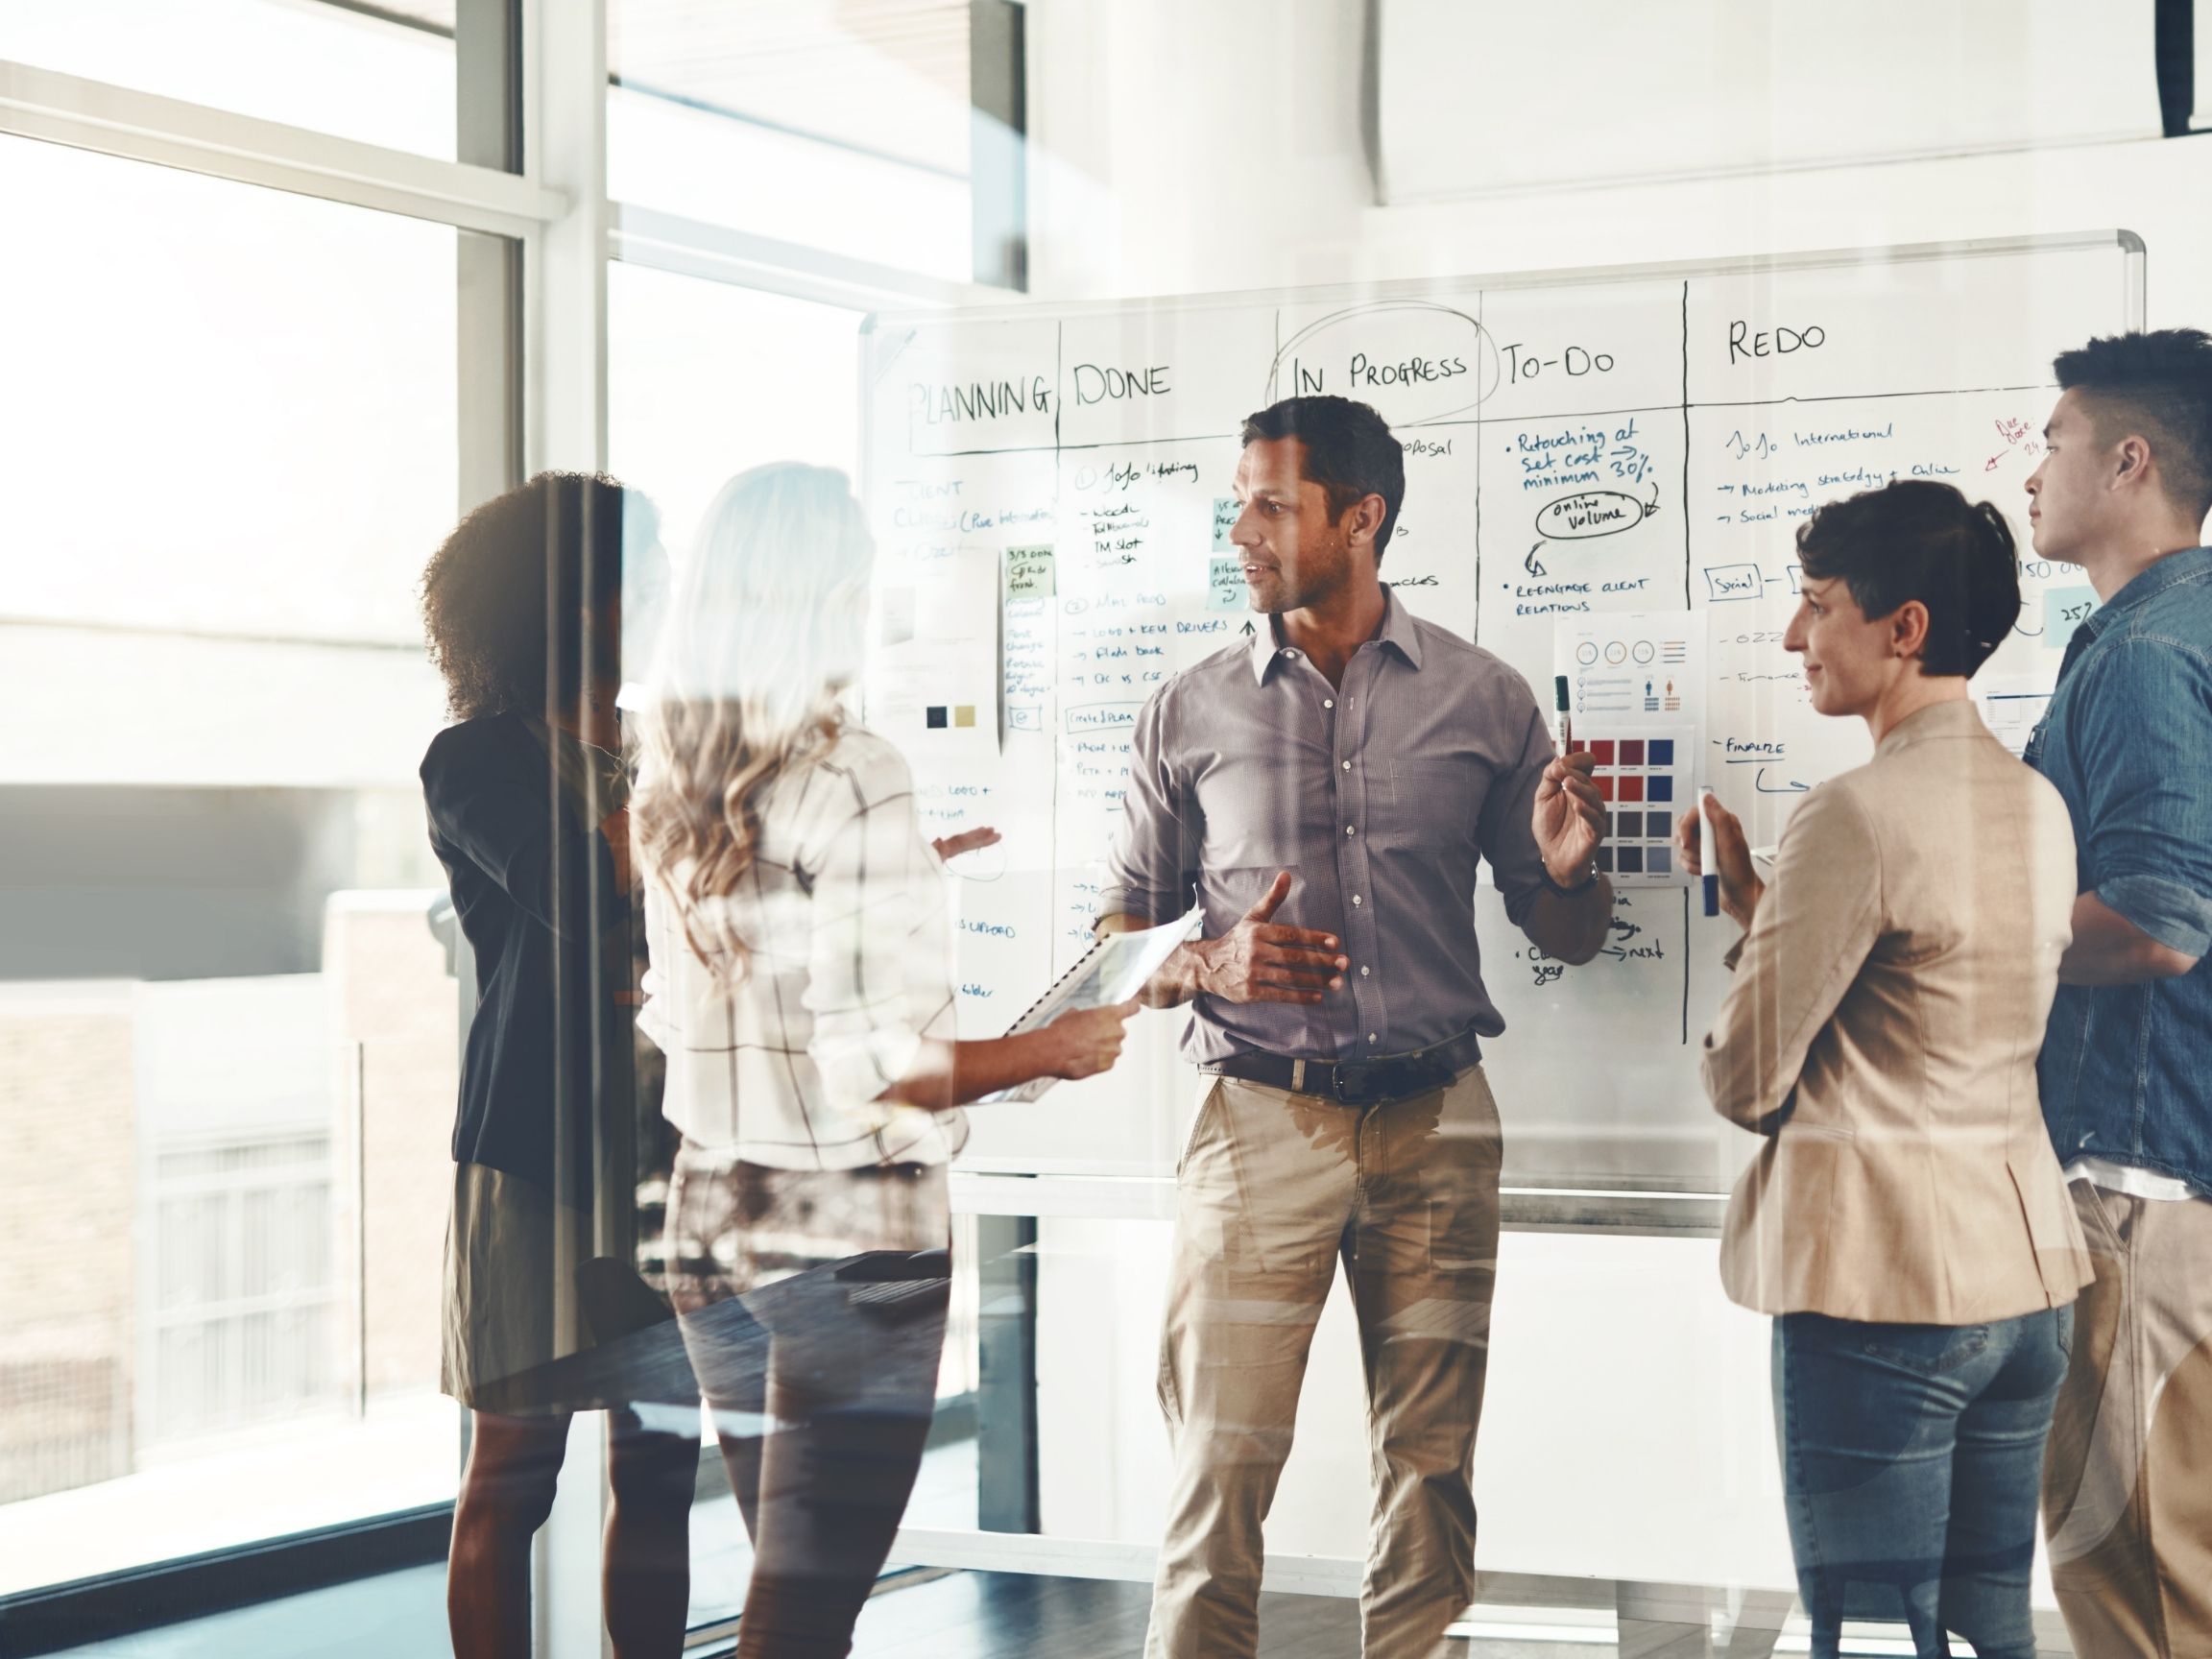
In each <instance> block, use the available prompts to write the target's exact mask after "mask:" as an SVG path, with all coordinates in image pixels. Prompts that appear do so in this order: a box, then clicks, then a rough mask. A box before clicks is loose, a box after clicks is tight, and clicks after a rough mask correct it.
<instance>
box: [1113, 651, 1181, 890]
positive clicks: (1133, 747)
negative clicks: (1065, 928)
mask: <svg viewBox="0 0 2212 1659" xmlns="http://www.w3.org/2000/svg"><path fill="white" fill-rule="evenodd" d="M1172 719H1173V711H1172V708H1171V705H1170V703H1169V700H1168V696H1167V688H1166V687H1165V686H1163V687H1162V688H1161V689H1160V690H1158V691H1155V692H1154V693H1153V694H1152V696H1151V697H1150V698H1149V699H1148V700H1147V701H1146V702H1145V704H1144V707H1143V709H1141V710H1140V711H1139V713H1138V715H1137V725H1136V728H1135V730H1134V731H1132V732H1131V733H1130V744H1129V782H1128V787H1127V788H1126V789H1125V790H1124V791H1123V792H1122V796H1121V816H1120V817H1119V818H1118V820H1117V821H1116V823H1115V826H1114V836H1113V841H1112V843H1111V845H1110V847H1109V848H1108V851H1107V855H1106V884H1105V886H1104V887H1103V888H1102V889H1101V890H1100V892H1099V895H1098V913H1099V914H1100V915H1101V916H1135V917H1138V918H1141V919H1142V920H1143V921H1145V922H1149V923H1153V924H1159V923H1164V922H1172V921H1174V920H1175V919H1176V918H1177V917H1179V916H1181V915H1183V914H1184V913H1185V912H1186V911H1188V910H1189V909H1190V905H1191V902H1192V901H1193V899H1194V898H1195V896H1196V894H1197V890H1198V868H1199V848H1200V846H1201V845H1202V843H1203V840H1204V831H1203V829H1202V825H1201V820H1200V818H1199V815H1198V812H1197V807H1196V805H1195V803H1193V802H1192V801H1191V800H1190V791H1189V790H1188V789H1187V788H1186V787H1185V786H1184V785H1183V783H1182V782H1181V781H1180V779H1179V778H1178V776H1177V774H1176V770H1175V766H1174V756H1173V747H1172V743H1171V741H1170V739H1171V736H1172V732H1171V725H1172Z"/></svg>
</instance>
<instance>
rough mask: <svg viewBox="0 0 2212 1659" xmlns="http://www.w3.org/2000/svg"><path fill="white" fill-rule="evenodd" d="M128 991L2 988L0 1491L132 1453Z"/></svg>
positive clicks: (81, 1472)
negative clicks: (4, 1150)
mask: <svg viewBox="0 0 2212 1659" xmlns="http://www.w3.org/2000/svg"><path fill="white" fill-rule="evenodd" d="M133 1097H134V1092H133V1072H132V989H131V987H130V986H129V985H127V984H120V983H108V982H98V983H87V984H84V985H79V986H25V987H12V986H11V987H0V1124H5V1125H6V1126H7V1156H6V1158H5V1159H0V1262H5V1263H6V1264H7V1271H6V1272H5V1273H0V1503H12V1502H14V1501H16V1500H18V1499H22V1498H31V1497H36V1496H37V1495H39V1494H41V1493H45V1492H57V1491H61V1490H63V1489H65V1488H68V1487H72V1486H82V1485H86V1484H89V1483H91V1482H93V1481H97V1480H106V1479H113V1478H114V1477H116V1476H119V1475H123V1474H126V1473H128V1472H129V1470H130V1467H131V1457H132V1407H131V1386H132V1361H133V1349H132V1326H133V1308H134V1301H135V1261H134V1256H133V1241H132V1226H133V1218H134V1212H135V1208H136V1206H135V1201H134V1200H135V1188H136V1181H137V1151H136V1133H135V1126H134V1123H133V1118H134V1103H133Z"/></svg>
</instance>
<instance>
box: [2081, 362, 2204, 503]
mask: <svg viewBox="0 0 2212 1659" xmlns="http://www.w3.org/2000/svg"><path fill="white" fill-rule="evenodd" d="M2051 367H2052V369H2053V370H2054V371H2055V372H2056V373H2057V376H2058V384H2059V386H2060V387H2061V388H2062V389H2064V390H2065V391H2068V392H2080V393H2081V394H2082V399H2081V400H2082V401H2083V402H2084V403H2086V404H2087V405H2088V406H2089V413H2090V416H2091V418H2092V419H2093V420H2094V421H2095V422H2096V425H2097V436H2098V439H2099V441H2100V442H2103V443H2118V442H2119V441H2120V440H2121V439H2122V438H2125V437H2127V436H2128V435H2129V434H2130V433H2133V434H2136V435H2139V436H2141V437H2144V438H2147V439H2149V440H2150V441H2151V452H2152V455H2154V456H2156V457H2157V461H2158V473H2159V476H2160V477H2162V478H2163V479H2164V480H2165V481H2166V493H2167V494H2168V495H2170V496H2171V497H2172V498H2173V500H2174V504H2175V505H2176V506H2177V507H2179V508H2180V509H2181V510H2182V511H2183V512H2185V513H2188V514H2191V515H2192V516H2193V517H2195V518H2197V519H2198V520H2199V521H2201V520H2202V519H2203V517H2204V515H2205V514H2206V513H2208V512H2212V335H2207V334H2206V333H2205V332H2204V331H2203V330H2202V329H2201V328H2160V329H2156V330H2154V331H2153V332H2152V333H2149V334H2114V335H2111V336H2110V337H2109V338H2106V339H2103V340H2092V341H2090V342H2089V344H2088V345H2086V346H2083V347H2080V348H2079V349H2075V350H2072V351H2061V352H2059V353H2058V356H2057V358H2056V360H2055V361H2054V362H2053V363H2052V365H2051Z"/></svg>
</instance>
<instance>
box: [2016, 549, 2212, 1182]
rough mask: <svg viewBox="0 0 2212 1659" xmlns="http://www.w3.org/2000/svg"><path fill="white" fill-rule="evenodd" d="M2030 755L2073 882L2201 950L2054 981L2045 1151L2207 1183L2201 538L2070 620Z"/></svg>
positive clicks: (2187, 947) (2211, 686)
mask: <svg viewBox="0 0 2212 1659" xmlns="http://www.w3.org/2000/svg"><path fill="white" fill-rule="evenodd" d="M2028 763H2029V764H2030V765H2032V766H2033V767H2034V768H2035V769H2036V770H2037V771H2039V772H2041V773H2042V774H2043V776H2044V777H2046V778H2048V779H2050V780H2051V781H2052V782H2053V783H2054V784H2056V786H2057V789H2058V793H2059V794H2060V795H2062V796H2063V797H2065V801H2066V808H2067V810H2068V811H2069V812H2071V813H2072V814H2073V815H2074V836H2075V841H2076V844H2077V845H2078V847H2079V848H2080V872H2079V880H2080V889H2079V890H2080V891H2081V892H2084V893H2086V892H2092V891H2094V892H2095V893H2096V895H2097V897H2098V898H2100V899H2102V900H2103V901H2104V902H2105V903H2106V904H2108V905H2110V906H2111V907H2112V908H2113V909H2114V910H2117V911H2118V912H2119V913H2120V914H2121V915H2123V916H2125V917H2126V918H2127V919H2128V921H2130V922H2132V923H2134V924H2135V926H2138V927H2140V928H2142V929H2143V931H2144V932H2146V933H2148V934H2149V935H2150V936H2151V937H2152V938H2153V939H2155V940H2157V941H2158V942H2159V943H2160V944H2162V945H2168V946H2171V947H2173V949H2175V950H2178V951H2181V952H2182V953H2183V954H2184V955H2189V956H2195V957H2197V958H2198V959H2199V960H2198V963H2197V966H2196V967H2195V968H2193V969H2191V970H2190V971H2189V972H2188V973H2187V974H2182V975H2180V976H2179V977H2177V978H2172V979H2154V980H2151V981H2149V982H2147V983H2144V984H2140V985H2109V986H2088V985H2061V986H2059V987H2058V998H2057V1000H2056V1002H2055V1003H2053V1004H2052V1008H2051V1024H2050V1028H2049V1030H2048V1031H2047V1033H2046V1034H2045V1037H2044V1041H2043V1054H2042V1059H2041V1061H2040V1063H2039V1065H2038V1068H2037V1070H2038V1073H2039V1076H2040V1080H2041V1084H2042V1092H2043V1114H2044V1117H2045V1118H2047V1119H2048V1120H2049V1122H2050V1125H2051V1139H2052V1142H2053V1143H2054V1144H2055V1145H2056V1148H2057V1151H2058V1158H2059V1162H2061V1163H2070V1162H2071V1161H2072V1160H2073V1159H2075V1158H2077V1157H2080V1156H2082V1155H2084V1154H2086V1155H2088V1156H2092V1157H2097V1158H2107V1159H2110V1160H2112V1161H2113V1162H2114V1163H2118V1164H2131V1165H2135V1166H2138V1167H2141V1168H2145V1169H2151V1170H2154V1171H2156V1172H2157V1173H2159V1174H2162V1175H2174V1176H2178V1177H2180V1178H2181V1179H2183V1180H2185V1181H2188V1182H2190V1183H2192V1184H2193V1185H2194V1186H2196V1187H2197V1189H2198V1190H2200V1191H2204V1192H2212V963H2207V962H2206V961H2205V960H2204V957H2205V954H2206V951H2207V950H2208V949H2212V548H2206V547H2193V548H2191V549H2189V550H2188V551H2187V552H2183V553H2176V554H2173V555H2171V556H2169V557H2167V558H2165V559H2161V560H2159V561H2158V563H2157V564H2155V565H2152V566H2151V568H2150V569H2148V570H2146V571H2144V572H2143V573H2142V574H2141V575H2140V576H2138V577H2136V578H2135V580H2134V581H2132V582H2130V583H2128V586H2127V587H2125V588H2123V589H2120V591H2119V592H2117V593H2115V594H2113V595H2112V598H2111V600H2110V602H2109V603H2107V604H2106V605H2105V606H2104V608H2103V609H2102V610H2100V611H2098V612H2096V613H2093V614H2092V615H2091V616H2090V617H2089V619H2088V620H2087V621H2085V622H2083V623H2082V624H2081V626H2080V628H2079V629H2078V630H2076V632H2075V635H2074V637H2073V639H2072V640H2071V641H2070V642H2069V643H2068V645H2067V647H2066V658H2065V661H2064V662H2063V663H2062V664H2061V665H2060V667H2059V670H2058V688H2057V690H2056V693H2055V694H2054V695H2053V696H2052V699H2051V708H2050V710H2049V712H2047V713H2046V714H2045V715H2044V718H2043V722H2042V724H2041V725H2039V726H2038V727H2036V729H2035V734H2034V736H2033V737H2032V738H2031V739H2030V740H2029V744H2028Z"/></svg>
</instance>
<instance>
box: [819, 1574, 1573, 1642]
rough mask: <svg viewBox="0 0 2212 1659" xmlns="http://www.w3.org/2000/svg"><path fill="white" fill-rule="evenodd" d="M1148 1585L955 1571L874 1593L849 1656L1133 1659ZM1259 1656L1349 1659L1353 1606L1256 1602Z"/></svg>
mask: <svg viewBox="0 0 2212 1659" xmlns="http://www.w3.org/2000/svg"><path fill="white" fill-rule="evenodd" d="M1151 1599H1152V1587H1151V1586H1150V1585H1149V1584H1127V1583H1118V1582H1111V1581H1106V1580H1100V1579H1090V1578H1046V1577H1040V1576H1036V1575H1030V1574H1020V1573H955V1574H953V1575H950V1576H949V1577H945V1578H939V1579H935V1580H933V1581H931V1582H929V1583H926V1584H916V1585H912V1586H909V1587H904V1588H901V1589H897V1590H890V1591H887V1592H886V1593H884V1594H881V1595H878V1597H877V1598H876V1599H875V1600H873V1601H871V1602H870V1603H869V1604H868V1611H867V1612H866V1613H864V1614H863V1615H861V1619H860V1628H859V1630H858V1632H857V1634H856V1637H855V1640H854V1645H853V1659H1139V1656H1140V1655H1141V1654H1142V1652H1143V1650H1144V1621H1145V1615H1146V1612H1147V1611H1148V1609H1149V1607H1150V1605H1151ZM1260 1651H1261V1652H1262V1653H1264V1654H1266V1655H1267V1659H1357V1655H1358V1651H1359V1604H1358V1602H1356V1601H1352V1600H1349V1599H1344V1598H1341V1597H1334V1596H1262V1598H1261V1599H1260ZM1445 1651H1447V1652H1450V1653H1451V1654H1453V1655H1454V1656H1455V1659H1599V1656H1603V1659H1613V1655H1614V1652H1615V1648H1614V1647H1613V1644H1612V1643H1611V1642H1606V1643H1604V1644H1603V1645H1601V1646H1588V1647H1586V1646H1583V1645H1581V1644H1579V1643H1576V1644H1564V1643H1558V1642H1507V1643H1498V1642H1481V1643H1454V1644H1452V1646H1451V1647H1449V1648H1448V1649H1446V1650H1445Z"/></svg>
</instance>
